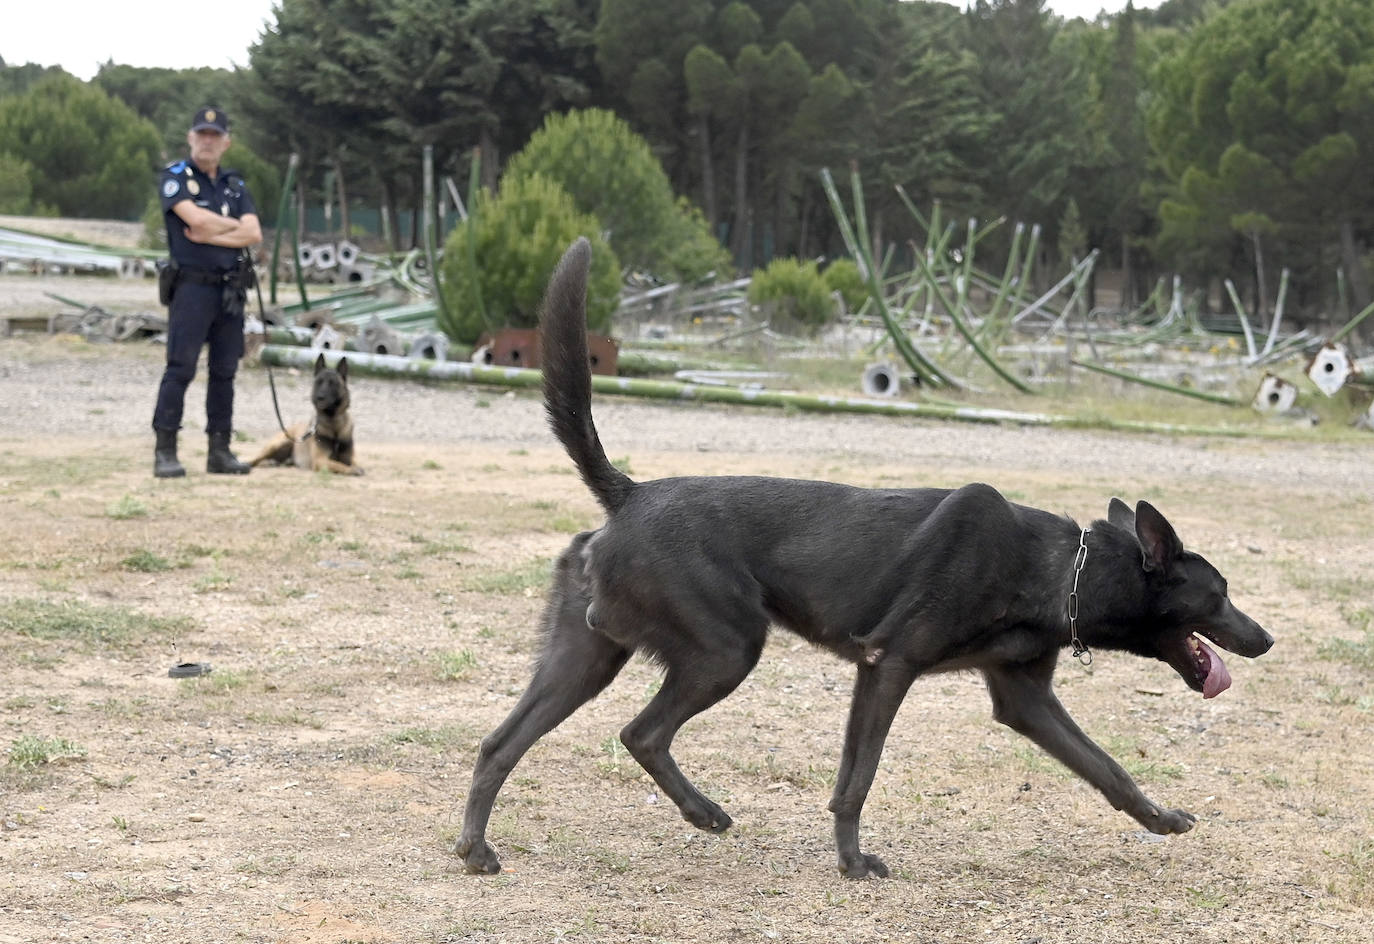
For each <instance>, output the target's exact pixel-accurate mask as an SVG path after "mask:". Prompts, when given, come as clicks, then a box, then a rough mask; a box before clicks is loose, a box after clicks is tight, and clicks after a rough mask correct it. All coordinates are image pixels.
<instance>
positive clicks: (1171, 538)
mask: <svg viewBox="0 0 1374 944" xmlns="http://www.w3.org/2000/svg"><path fill="white" fill-rule="evenodd" d="M1135 536H1136V539H1137V540H1138V541H1140V550H1141V552H1142V553H1143V554H1144V563H1145V569H1146V570H1160V571H1166V570H1168V569H1169V565H1170V564H1171V563H1172V562H1173V561H1174V560H1176V559H1177V558H1179V557H1181V556H1182V555H1183V542H1182V541H1180V540H1179V539H1178V535H1177V534H1175V533H1174V528H1173V525H1171V524H1169V522H1167V521H1165V520H1164V516H1163V515H1161V514H1160V513H1159V512H1158V511H1156V510H1155V507H1154V505H1151V504H1150V503H1149V502H1147V501H1142V502H1137V503H1136V506H1135Z"/></svg>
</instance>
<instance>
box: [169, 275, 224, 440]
mask: <svg viewBox="0 0 1374 944" xmlns="http://www.w3.org/2000/svg"><path fill="white" fill-rule="evenodd" d="M185 275H186V273H183V277H182V278H180V279H178V280H177V286H176V291H175V294H173V296H172V304H171V308H170V310H169V317H168V322H167V369H166V370H165V371H163V374H162V384H161V386H159V387H158V391H157V407H156V409H154V411H153V429H165V430H175V429H180V428H181V414H182V408H183V406H184V405H185V402H186V388H187V387H188V386H189V385H190V383H191V381H192V380H193V379H194V378H195V376H196V361H197V360H199V358H200V349H201V347H202V346H203V345H205V344H207V343H208V344H209V346H210V352H209V356H208V357H207V360H206V366H207V370H208V376H209V380H208V385H207V388H206V392H205V431H206V432H207V433H212V434H213V433H230V432H232V431H233V424H234V375H235V373H237V371H238V366H239V358H241V357H242V356H243V306H242V305H241V304H239V305H233V304H227V302H229V300H230V295H231V293H232V291H233V290H232V289H227V287H226V286H224V285H222V284H221V285H206V284H203V283H201V282H198V281H193V280H191V279H190V278H186V277H185Z"/></svg>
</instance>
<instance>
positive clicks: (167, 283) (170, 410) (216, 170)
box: [153, 108, 262, 478]
mask: <svg viewBox="0 0 1374 944" xmlns="http://www.w3.org/2000/svg"><path fill="white" fill-rule="evenodd" d="M186 143H187V144H188V145H189V146H190V149H191V154H190V157H188V158H187V159H186V160H181V161H177V162H176V163H174V164H169V165H168V166H167V167H166V168H165V169H164V170H163V172H162V176H161V178H160V180H159V182H158V193H159V195H160V196H161V199H162V212H163V218H164V220H165V222H166V224H167V248H168V253H169V254H170V256H171V261H170V263H169V264H168V265H166V267H165V268H164V270H163V271H162V272H161V273H160V276H159V288H160V290H161V293H162V302H163V304H165V305H168V306H169V308H168V320H167V367H166V369H165V370H164V371H163V374H162V383H161V384H160V386H159V387H158V392H157V407H156V408H155V410H154V411H153V431H154V432H155V433H156V435H157V445H156V447H155V449H154V453H153V475H155V476H157V477H158V478H178V477H180V476H183V475H185V474H186V470H185V469H184V468H183V467H182V465H181V463H180V462H178V461H177V432H178V430H180V429H181V414H182V408H183V406H184V404H185V400H186V387H187V386H188V385H189V384H190V383H191V380H192V378H194V377H195V375H196V361H197V360H199V358H200V349H201V347H202V346H204V345H206V344H208V345H209V348H210V352H209V355H208V357H207V364H206V371H207V374H208V378H209V380H208V383H207V385H206V391H205V431H206V433H207V434H208V435H209V439H210V444H209V454H208V456H207V458H206V462H205V468H206V471H207V472H217V473H229V474H233V475H245V474H247V472H248V471H249V467H248V465H246V464H245V463H242V462H240V461H239V460H238V459H237V458H236V457H235V456H234V454H233V453H232V452H230V451H229V438H230V436H231V435H232V432H233V428H234V375H235V374H236V373H237V372H238V363H239V358H241V357H243V309H244V302H245V301H246V299H247V297H248V289H249V288H251V287H252V284H253V283H252V278H253V269H252V266H251V264H250V263H249V262H248V259H247V258H246V255H245V253H244V250H245V249H246V248H247V247H249V246H253V245H255V244H257V243H258V242H261V241H262V229H261V227H260V225H259V223H258V216H257V208H256V206H255V205H254V203H253V197H252V196H251V195H250V194H249V192H248V187H247V186H246V185H245V184H244V182H243V177H242V176H240V175H239V174H238V173H237V172H236V171H232V170H224V171H221V170H220V167H219V162H220V158H221V157H223V156H224V152H225V151H226V150H228V148H229V144H230V138H229V119H228V118H227V117H226V116H225V114H224V112H222V111H219V110H217V109H214V108H202V109H201V110H200V111H198V112H197V113H196V116H195V119H194V121H192V123H191V130H190V131H188V132H187V134H186Z"/></svg>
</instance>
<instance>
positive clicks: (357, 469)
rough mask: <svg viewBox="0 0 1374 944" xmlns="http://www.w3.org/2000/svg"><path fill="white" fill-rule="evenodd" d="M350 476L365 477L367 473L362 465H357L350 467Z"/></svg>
mask: <svg viewBox="0 0 1374 944" xmlns="http://www.w3.org/2000/svg"><path fill="white" fill-rule="evenodd" d="M348 474H349V475H365V474H366V473H364V472H363V467H362V466H360V465H355V466H350V467H349V472H348Z"/></svg>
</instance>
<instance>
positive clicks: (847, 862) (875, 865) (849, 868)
mask: <svg viewBox="0 0 1374 944" xmlns="http://www.w3.org/2000/svg"><path fill="white" fill-rule="evenodd" d="M839 868H840V874H841V875H843V876H844V877H845V878H868V877H869V876H870V875H872V876H874V877H876V878H887V876H888V872H887V866H886V865H884V864H883V860H882V859H880V858H878V857H877V856H875V855H868V854H867V853H863V852H860V853H857V854H856V855H852V856H845V855H841V856H840V865H839Z"/></svg>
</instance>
